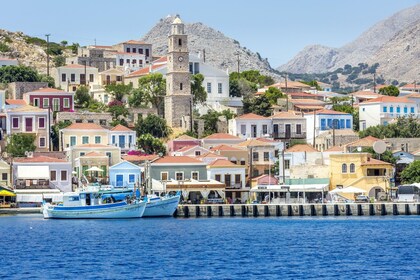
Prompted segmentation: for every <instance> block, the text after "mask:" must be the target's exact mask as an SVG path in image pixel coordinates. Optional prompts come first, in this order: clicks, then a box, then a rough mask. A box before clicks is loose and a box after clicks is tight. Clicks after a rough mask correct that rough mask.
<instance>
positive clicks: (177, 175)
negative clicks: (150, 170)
mask: <svg viewBox="0 0 420 280" xmlns="http://www.w3.org/2000/svg"><path fill="white" fill-rule="evenodd" d="M175 179H176V180H178V181H181V180H184V173H183V172H175Z"/></svg>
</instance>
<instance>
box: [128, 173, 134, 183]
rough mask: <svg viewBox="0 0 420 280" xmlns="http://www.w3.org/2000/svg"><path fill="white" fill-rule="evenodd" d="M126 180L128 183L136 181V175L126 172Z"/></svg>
mask: <svg viewBox="0 0 420 280" xmlns="http://www.w3.org/2000/svg"><path fill="white" fill-rule="evenodd" d="M128 182H129V183H134V182H136V175H135V174H128Z"/></svg>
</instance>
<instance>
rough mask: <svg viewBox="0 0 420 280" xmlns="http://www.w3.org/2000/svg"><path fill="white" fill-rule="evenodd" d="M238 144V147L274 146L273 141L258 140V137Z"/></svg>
mask: <svg viewBox="0 0 420 280" xmlns="http://www.w3.org/2000/svg"><path fill="white" fill-rule="evenodd" d="M236 146H238V147H251V146H252V147H256V146H272V145H271V143H268V142H265V141H261V140H257V139H250V140H246V141H244V142H241V143H239V144H237V145H236Z"/></svg>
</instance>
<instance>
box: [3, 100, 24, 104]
mask: <svg viewBox="0 0 420 280" xmlns="http://www.w3.org/2000/svg"><path fill="white" fill-rule="evenodd" d="M5 102H6V104H7V105H26V101H25V100H23V99H6V100H5Z"/></svg>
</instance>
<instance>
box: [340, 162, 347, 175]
mask: <svg viewBox="0 0 420 280" xmlns="http://www.w3.org/2000/svg"><path fill="white" fill-rule="evenodd" d="M341 173H347V164H345V163H343V164H342V165H341Z"/></svg>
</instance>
